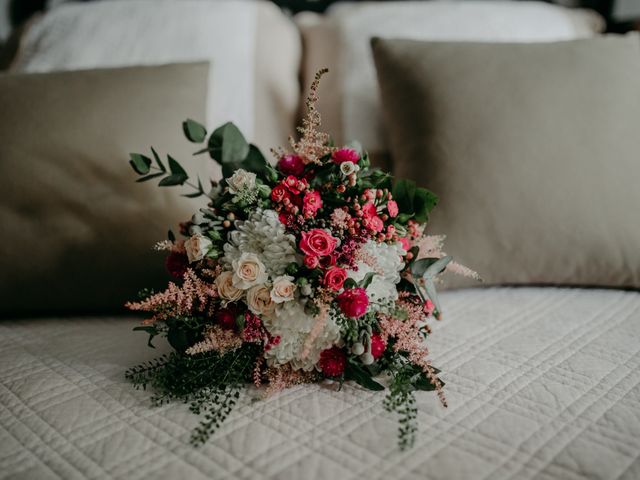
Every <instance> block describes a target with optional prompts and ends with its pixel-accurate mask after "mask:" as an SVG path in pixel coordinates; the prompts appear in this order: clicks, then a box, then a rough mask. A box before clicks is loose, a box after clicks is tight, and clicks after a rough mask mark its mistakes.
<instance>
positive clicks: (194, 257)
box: [184, 233, 213, 263]
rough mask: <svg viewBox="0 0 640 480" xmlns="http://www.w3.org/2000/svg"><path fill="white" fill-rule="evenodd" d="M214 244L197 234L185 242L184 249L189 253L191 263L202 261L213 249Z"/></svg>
mask: <svg viewBox="0 0 640 480" xmlns="http://www.w3.org/2000/svg"><path fill="white" fill-rule="evenodd" d="M212 245H213V242H212V241H211V240H209V239H208V238H207V237H205V236H204V235H201V234H199V233H198V234H196V235H193V236H192V237H190V238H189V239H188V240H186V241H185V242H184V248H185V250H186V251H187V257H188V258H189V263H193V262H197V261H198V260H202V259H203V258H204V256H205V255H206V254H207V252H208V251H209V250H210V249H211V246H212Z"/></svg>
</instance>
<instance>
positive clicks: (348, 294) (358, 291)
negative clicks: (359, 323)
mask: <svg viewBox="0 0 640 480" xmlns="http://www.w3.org/2000/svg"><path fill="white" fill-rule="evenodd" d="M336 301H337V302H338V306H339V307H340V310H342V313H344V314H345V315H346V316H347V317H351V318H359V317H361V316H362V315H364V314H365V313H367V307H368V306H369V297H368V296H367V292H366V291H365V290H364V288H351V289H349V290H345V291H344V292H342V293H341V294H340V295H338V296H337V297H336Z"/></svg>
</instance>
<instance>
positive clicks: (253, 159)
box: [241, 144, 269, 178]
mask: <svg viewBox="0 0 640 480" xmlns="http://www.w3.org/2000/svg"><path fill="white" fill-rule="evenodd" d="M268 165H269V164H268V163H267V159H266V158H264V155H262V152H261V151H260V149H259V148H258V147H256V146H255V145H253V144H251V145H249V152H248V154H247V156H246V158H245V159H244V160H243V161H242V163H241V167H242V168H244V169H245V170H246V171H248V172H253V173H255V174H257V175H259V176H261V177H265V178H266V174H267V166H268Z"/></svg>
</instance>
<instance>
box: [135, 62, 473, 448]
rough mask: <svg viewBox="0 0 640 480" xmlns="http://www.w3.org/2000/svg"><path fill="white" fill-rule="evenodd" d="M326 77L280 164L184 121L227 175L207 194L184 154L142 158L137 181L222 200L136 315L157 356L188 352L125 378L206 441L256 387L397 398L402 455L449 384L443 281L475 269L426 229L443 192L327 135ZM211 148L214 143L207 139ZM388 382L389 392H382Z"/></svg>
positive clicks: (178, 247) (393, 404) (212, 205)
mask: <svg viewBox="0 0 640 480" xmlns="http://www.w3.org/2000/svg"><path fill="white" fill-rule="evenodd" d="M324 73H326V70H322V71H320V72H318V74H317V75H316V78H315V81H314V82H313V84H312V85H311V89H310V94H309V97H308V98H307V102H306V106H307V110H308V112H307V116H306V118H305V119H304V121H303V126H302V127H300V128H299V133H300V139H299V141H294V140H293V139H291V140H290V144H291V145H290V152H286V151H285V150H284V149H279V150H272V152H273V153H274V154H275V156H276V158H277V159H278V161H277V165H276V167H273V166H271V165H270V164H269V163H268V162H267V161H266V159H265V157H264V156H263V155H262V154H261V153H260V151H259V150H258V148H256V147H255V146H254V145H251V144H248V143H247V142H246V140H245V139H244V137H243V135H242V134H241V133H240V131H239V130H238V129H237V128H236V127H235V126H234V125H233V124H231V123H227V124H225V125H223V126H222V127H220V128H218V129H216V130H215V131H214V132H213V133H212V134H211V135H210V136H209V138H208V140H207V132H206V130H205V128H204V127H203V126H202V125H200V124H198V123H197V122H194V121H192V120H187V121H185V122H184V123H183V129H184V133H185V136H186V137H187V139H188V140H189V141H191V142H194V143H202V144H204V148H202V149H200V150H199V151H198V152H196V153H197V154H204V153H208V154H209V155H210V156H211V158H212V159H213V160H215V161H216V162H218V163H219V164H220V165H221V166H222V172H223V177H224V178H223V179H222V180H221V181H220V182H219V183H214V182H212V185H213V186H212V188H211V190H209V189H207V190H205V189H204V187H203V185H202V182H201V181H200V180H199V179H198V180H197V181H196V182H192V181H190V180H189V176H188V174H187V172H186V171H185V170H184V169H183V168H182V167H181V166H180V164H179V163H178V162H177V161H176V160H175V159H173V158H172V157H171V156H168V158H167V165H168V168H167V167H166V166H165V164H164V163H163V162H162V161H161V159H160V156H159V155H158V154H157V152H156V151H155V150H154V149H153V148H152V149H151V150H152V153H153V159H152V158H151V157H148V156H145V155H142V154H131V160H130V164H131V166H132V167H133V169H134V170H135V172H136V173H137V174H139V175H140V176H141V178H140V179H139V180H138V181H146V180H151V179H154V178H161V180H160V183H159V185H160V186H173V185H187V186H190V187H191V188H192V189H193V190H194V191H193V192H192V193H188V194H186V196H188V197H198V196H202V195H204V196H206V197H208V203H207V206H206V207H205V208H201V209H200V210H199V211H198V212H197V213H196V214H195V215H193V217H192V218H191V220H190V221H188V222H186V223H183V224H181V231H180V233H181V235H182V236H184V239H179V240H178V239H177V238H176V237H175V236H174V235H173V234H172V233H171V232H169V238H168V240H166V241H163V242H160V243H159V244H158V245H157V249H159V250H166V251H167V252H168V255H167V257H166V267H167V269H168V271H169V272H170V273H171V274H172V275H173V276H175V277H177V279H178V281H177V282H176V283H169V285H168V288H167V289H166V290H165V291H163V292H150V291H145V292H143V293H142V294H141V300H140V301H137V302H132V303H128V304H127V307H128V308H129V309H131V310H136V311H143V312H147V313H148V315H150V316H149V318H148V319H147V320H145V321H144V322H143V324H142V325H141V326H139V327H136V330H143V331H146V332H147V333H148V334H149V335H150V338H149V345H150V346H153V345H152V343H151V341H152V339H153V337H154V336H156V335H161V334H162V335H165V336H166V337H167V339H168V342H169V344H170V345H171V346H172V347H173V349H174V351H173V352H172V353H170V354H168V355H164V356H162V357H160V358H158V359H156V360H153V361H151V362H148V363H145V364H142V365H139V366H137V367H134V368H132V369H130V370H129V371H128V372H127V378H129V379H130V380H131V381H132V382H133V383H134V384H135V385H136V386H138V387H142V388H146V387H147V386H150V387H152V388H153V389H154V390H155V392H156V395H155V396H154V402H155V403H158V404H160V403H163V402H166V401H170V400H174V399H180V400H184V401H187V402H189V403H190V407H191V410H192V411H193V412H194V413H196V414H202V421H201V423H200V425H199V426H198V427H197V428H196V429H195V431H194V432H193V435H192V442H193V443H194V444H201V443H203V442H205V441H206V440H207V439H208V438H209V436H210V435H211V434H212V433H213V431H215V429H216V428H217V427H219V426H220V424H221V422H222V421H223V420H224V419H225V417H226V416H227V415H228V414H229V412H230V411H231V409H232V408H233V406H234V405H235V404H236V403H237V401H238V399H239V397H240V393H241V391H242V389H243V387H244V386H245V385H247V384H251V383H253V384H254V385H255V386H256V387H258V388H260V387H264V392H265V394H266V395H269V394H273V393H274V392H277V391H279V390H281V389H284V388H287V387H289V386H292V385H297V384H302V383H308V382H320V381H323V380H325V379H329V380H333V381H336V382H339V385H342V382H344V381H350V380H351V381H354V382H355V383H357V384H359V385H360V386H362V387H363V388H366V389H369V390H380V391H381V390H385V386H384V385H383V384H386V385H387V387H388V394H387V396H386V398H385V401H384V406H385V409H387V410H388V411H395V412H397V413H398V414H399V415H400V429H399V438H400V440H399V441H400V446H401V447H402V448H406V447H408V446H410V445H411V444H412V442H413V439H414V436H415V431H416V425H415V418H416V407H415V397H414V392H415V391H416V390H435V392H436V393H437V395H438V397H439V398H440V401H441V402H442V404H443V405H444V406H446V400H445V396H444V393H443V386H444V383H443V382H442V380H440V379H439V377H438V373H439V371H438V370H437V369H436V368H435V367H433V366H432V365H431V362H430V360H429V359H428V357H427V354H428V350H427V347H426V345H425V339H426V338H427V336H428V335H429V333H430V329H429V326H428V323H427V321H428V319H429V318H431V317H434V318H436V319H437V318H440V306H439V303H438V299H437V296H436V291H435V281H436V277H437V275H438V274H440V273H441V272H443V271H444V270H445V269H446V270H451V271H454V272H456V273H461V274H463V275H469V276H475V273H474V272H472V271H471V270H469V269H466V268H465V267H463V266H461V265H458V264H456V263H455V262H452V261H451V257H449V256H446V255H445V254H444V253H443V251H442V242H443V237H438V236H427V235H425V234H424V233H423V230H424V225H425V223H426V222H427V219H428V214H429V212H430V211H431V209H432V208H433V207H434V206H435V205H436V203H437V198H436V196H435V195H434V194H433V193H431V192H429V191H428V190H426V189H424V188H420V187H416V185H415V183H414V182H411V181H407V180H396V181H395V182H394V181H393V179H392V178H391V177H390V175H388V174H387V173H385V172H382V171H380V170H378V169H375V168H371V166H370V162H369V159H368V157H367V154H366V153H365V152H363V151H362V150H361V148H360V146H359V145H357V144H353V145H350V146H347V147H335V146H333V145H332V143H331V141H330V138H329V136H328V135H327V134H325V133H322V132H320V131H319V130H318V128H319V126H320V115H319V113H318V111H317V110H316V103H317V89H318V85H319V81H320V78H321V76H322V75H323V74H324ZM205 142H206V143H205ZM381 382H382V383H381Z"/></svg>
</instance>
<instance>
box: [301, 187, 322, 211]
mask: <svg viewBox="0 0 640 480" xmlns="http://www.w3.org/2000/svg"><path fill="white" fill-rule="evenodd" d="M321 208H322V198H321V197H320V192H318V191H316V190H312V191H310V192H307V193H305V195H304V198H303V201H302V213H304V214H305V215H306V216H308V217H310V216H313V215H315V214H316V212H317V211H318V210H320V209H321Z"/></svg>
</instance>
